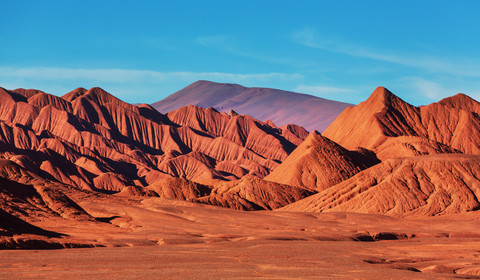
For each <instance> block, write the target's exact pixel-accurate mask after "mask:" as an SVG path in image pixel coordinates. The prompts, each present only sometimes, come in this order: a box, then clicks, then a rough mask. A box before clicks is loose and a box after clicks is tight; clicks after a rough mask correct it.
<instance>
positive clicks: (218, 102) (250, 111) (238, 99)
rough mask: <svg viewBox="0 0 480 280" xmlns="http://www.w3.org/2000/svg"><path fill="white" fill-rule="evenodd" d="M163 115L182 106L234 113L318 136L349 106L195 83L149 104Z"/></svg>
mask: <svg viewBox="0 0 480 280" xmlns="http://www.w3.org/2000/svg"><path fill="white" fill-rule="evenodd" d="M151 105H152V106H153V107H154V108H155V109H157V110H158V111H159V112H161V113H163V114H166V113H169V112H171V111H174V110H176V109H178V108H180V107H183V106H186V105H195V106H199V107H203V108H209V107H213V108H215V109H217V110H218V111H220V112H229V111H230V110H234V111H236V112H238V113H239V114H245V115H249V116H252V117H254V118H256V119H258V120H261V121H267V120H270V121H273V123H275V125H277V126H284V125H287V124H297V125H300V126H303V127H304V128H306V129H307V130H308V131H313V130H318V131H320V132H322V131H323V130H325V128H327V127H328V125H330V123H331V122H332V121H333V120H335V118H336V117H337V116H338V115H339V114H340V113H341V112H342V111H343V110H344V109H345V108H347V107H349V106H352V104H348V103H343V102H338V101H332V100H328V99H323V98H319V97H315V96H312V95H308V94H301V93H295V92H289V91H283V90H278V89H271V88H257V87H252V88H247V87H243V86H240V85H236V84H222V83H214V82H209V81H197V82H195V83H193V84H191V85H189V86H187V87H186V88H184V89H182V90H180V91H177V92H176V93H174V94H172V95H170V96H168V97H167V98H165V99H163V100H161V101H158V102H155V103H153V104H151Z"/></svg>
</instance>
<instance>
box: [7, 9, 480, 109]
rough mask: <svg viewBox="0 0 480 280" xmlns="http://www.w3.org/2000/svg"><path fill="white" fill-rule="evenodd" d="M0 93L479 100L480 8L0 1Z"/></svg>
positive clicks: (135, 98)
mask: <svg viewBox="0 0 480 280" xmlns="http://www.w3.org/2000/svg"><path fill="white" fill-rule="evenodd" d="M1 6H2V15H1V17H0V42H1V43H0V86H2V87H4V88H8V89H13V88H18V87H23V88H38V89H41V90H44V91H46V92H49V93H52V94H56V95H63V94H64V93H66V92H68V91H70V90H72V89H74V88H76V87H80V86H82V87H85V88H90V87H93V86H100V87H102V88H104V89H106V90H107V91H109V92H111V93H113V94H114V95H116V96H118V97H119V98H121V99H123V100H125V101H127V102H132V103H143V102H145V103H152V102H155V101H158V100H161V99H163V98H164V97H166V96H168V95H170V94H172V93H173V92H175V91H177V90H179V89H181V88H183V87H185V86H187V85H188V84H190V83H192V82H195V81H196V80H200V79H205V80H212V81H216V82H229V83H238V84H241V85H245V86H259V87H272V88H279V89H284V90H292V91H298V92H302V93H309V94H312V95H316V96H319V97H324V98H329V99H335V100H339V101H345V102H351V103H358V102H361V101H363V100H364V99H366V98H367V97H368V96H369V95H370V93H371V92H372V91H373V90H374V89H375V87H377V86H380V85H382V86H385V87H387V88H389V89H390V90H391V91H392V92H394V93H395V94H397V95H398V96H400V97H401V98H403V99H404V100H406V101H408V102H410V103H413V104H415V105H422V104H428V103H431V102H434V101H436V100H439V99H441V98H443V97H446V96H451V95H454V94H456V93H459V92H463V93H465V94H469V95H470V96H472V97H474V98H475V99H477V100H480V31H479V30H480V19H479V18H480V17H479V16H478V11H480V1H473V0H472V1H441V0H437V1H278V0H277V1H259V0H257V1H227V0H225V1H178V0H177V1H138V0H137V1H120V0H117V1H48V0H44V1H21V0H16V1H3V3H2V5H1Z"/></svg>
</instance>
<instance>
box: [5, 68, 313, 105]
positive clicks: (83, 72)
mask: <svg viewBox="0 0 480 280" xmlns="http://www.w3.org/2000/svg"><path fill="white" fill-rule="evenodd" d="M303 79H304V77H303V76H302V75H301V74H295V73H293V74H290V73H224V72H188V71H184V72H158V71H148V70H130V69H72V68H48V67H28V68H15V67H0V87H5V88H7V89H14V88H19V87H23V88H35V89H41V90H43V91H45V92H48V93H52V94H57V95H63V94H65V93H67V92H69V91H71V90H72V89H74V88H77V87H80V86H81V87H85V88H90V87H94V86H99V87H102V88H104V89H105V90H107V91H109V92H111V93H112V94H114V95H116V96H117V97H119V98H121V99H123V100H125V101H127V102H132V103H139V102H140V103H141V102H147V103H151V102H155V101H158V100H160V99H162V98H164V97H166V96H167V95H169V94H172V93H174V92H175V91H177V90H180V89H181V88H183V87H185V86H187V85H188V84H191V83H193V82H195V81H197V80H210V81H214V82H220V83H238V84H242V85H244V86H273V85H282V84H290V83H298V82H300V81H302V80H303Z"/></svg>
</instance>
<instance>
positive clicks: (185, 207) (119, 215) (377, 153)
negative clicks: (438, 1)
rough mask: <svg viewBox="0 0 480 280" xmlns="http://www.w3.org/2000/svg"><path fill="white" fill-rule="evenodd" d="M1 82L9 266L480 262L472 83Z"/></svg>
mask: <svg viewBox="0 0 480 280" xmlns="http://www.w3.org/2000/svg"><path fill="white" fill-rule="evenodd" d="M202 97H203V98H202ZM0 99H1V102H0V156H1V159H0V180H1V184H0V216H1V219H0V248H1V249H4V250H2V251H0V259H1V260H2V263H1V264H0V266H1V267H2V268H1V269H0V278H2V279H61V278H67V279H71V278H82V279H86V278H88V279H91V278H103V279H118V278H121V279H124V278H125V279H127V278H128V279H138V278H154V279H172V278H183V279H256V278H260V279H319V278H327V279H346V278H350V279H352V278H355V279H381V278H384V279H450V278H461V279H476V278H480V248H479V244H480V227H479V226H480V211H477V210H479V209H480V202H479V199H480V117H479V114H480V103H479V102H477V101H476V100H474V99H472V98H470V97H468V96H466V95H463V94H457V95H455V96H452V97H449V98H445V99H442V100H440V101H438V102H436V103H432V104H429V105H426V106H422V107H415V106H412V105H410V104H408V103H406V102H405V101H403V100H402V99H401V98H399V97H397V96H396V95H394V94H393V93H391V92H390V91H389V90H387V89H386V88H383V87H378V88H377V89H375V90H374V91H373V93H372V94H371V96H370V97H369V98H368V99H367V100H365V101H364V102H361V103H360V104H358V105H352V104H347V103H341V102H336V101H331V100H327V99H321V98H317V97H313V96H309V95H302V94H298V93H293V92H285V91H279V90H273V89H263V88H245V87H242V86H239V85H232V84H218V83H213V82H208V81H199V82H196V83H194V84H192V85H190V86H189V87H187V88H185V89H183V90H181V91H179V92H177V93H175V94H173V95H171V96H169V97H167V98H166V99H164V100H162V101H159V102H157V103H154V104H152V105H148V104H135V105H132V104H128V103H126V102H123V101H121V100H120V99H118V98H116V97H115V96H113V95H111V94H110V93H108V92H106V91H104V90H102V89H101V88H91V89H89V90H87V89H84V88H77V89H75V90H73V91H71V92H69V93H67V94H65V95H64V96H62V97H57V96H55V95H51V94H48V93H45V92H42V91H40V90H31V89H29V90H26V89H15V90H7V89H3V88H0ZM272 100H275V102H274V101H272ZM201 102H203V103H201ZM272 104H273V105H272ZM197 105H201V106H203V107H200V106H197ZM156 108H157V109H158V110H157V109H156ZM237 111H238V112H237ZM245 112H261V113H262V114H260V115H258V116H255V117H256V118H254V117H252V116H250V115H249V114H246V113H245ZM257 118H258V119H257ZM294 121H296V123H295V122H294ZM304 127H308V129H306V128H304ZM19 249H27V250H19ZM46 249H62V250H46Z"/></svg>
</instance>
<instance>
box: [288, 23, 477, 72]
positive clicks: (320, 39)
mask: <svg viewBox="0 0 480 280" xmlns="http://www.w3.org/2000/svg"><path fill="white" fill-rule="evenodd" d="M292 39H293V40H294V41H295V42H297V43H299V44H301V45H304V46H307V47H311V48H316V49H322V50H326V51H330V52H336V53H341V54H346V55H350V56H354V57H363V58H369V59H374V60H378V61H385V62H390V63H395V64H399V65H405V66H409V67H414V68H421V69H424V70H428V71H431V72H437V73H438V72H440V73H447V74H453V75H458V76H469V77H480V66H479V65H480V62H479V61H474V60H472V59H471V58H457V59H456V60H455V61H451V60H447V59H446V58H439V57H432V56H428V55H419V54H406V53H399V52H398V51H397V52H395V53H393V52H388V51H380V50H377V49H372V48H368V47H365V46H361V45H357V44H354V43H351V42H344V41H342V40H339V39H332V38H328V37H325V36H321V35H320V34H318V32H317V30H316V29H315V28H312V27H305V28H303V29H301V30H298V31H296V32H294V33H293V35H292Z"/></svg>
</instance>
